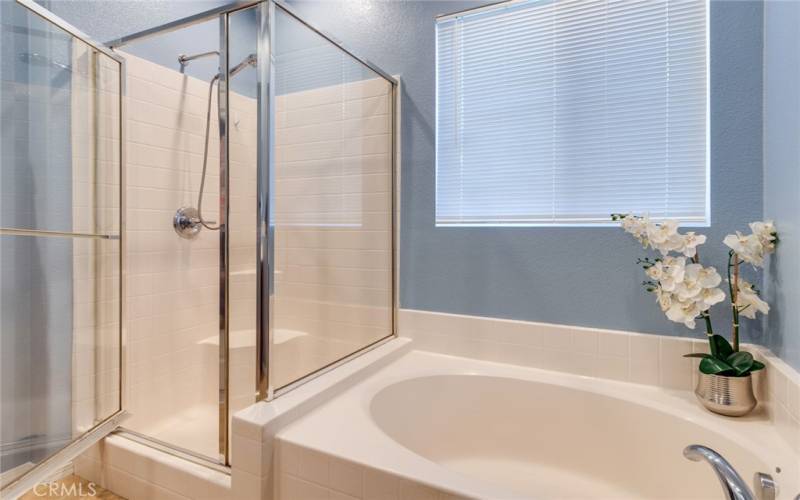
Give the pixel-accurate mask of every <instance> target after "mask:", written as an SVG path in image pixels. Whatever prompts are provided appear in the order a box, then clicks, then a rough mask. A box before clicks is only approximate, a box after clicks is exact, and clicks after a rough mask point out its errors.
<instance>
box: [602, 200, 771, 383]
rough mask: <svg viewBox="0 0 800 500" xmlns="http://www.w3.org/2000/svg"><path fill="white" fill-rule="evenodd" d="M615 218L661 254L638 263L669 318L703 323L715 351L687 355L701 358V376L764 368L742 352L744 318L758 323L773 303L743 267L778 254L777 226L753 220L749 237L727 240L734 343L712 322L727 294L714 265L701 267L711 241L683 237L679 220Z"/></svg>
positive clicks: (761, 263) (697, 236)
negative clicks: (701, 253) (700, 249)
mask: <svg viewBox="0 0 800 500" xmlns="http://www.w3.org/2000/svg"><path fill="white" fill-rule="evenodd" d="M611 219H612V220H614V221H617V222H619V223H620V224H621V225H622V228H623V229H624V230H625V231H626V232H627V233H630V234H631V235H633V237H634V238H636V239H637V240H638V241H639V243H641V244H642V246H643V247H644V248H645V249H648V248H649V249H652V250H654V251H656V252H657V256H655V257H645V258H643V259H639V260H638V261H637V262H638V264H640V265H641V266H642V268H643V269H644V270H645V273H647V277H648V279H647V280H645V281H643V282H642V285H643V286H644V288H645V290H647V291H648V292H650V293H653V294H654V295H655V296H656V301H657V303H658V305H659V306H660V307H661V311H662V312H663V313H664V314H665V315H666V316H667V318H668V319H669V320H670V321H674V322H676V323H683V324H684V325H686V326H687V327H688V328H695V326H696V322H697V320H702V321H703V322H704V324H705V328H706V335H707V338H708V344H709V352H710V353H691V354H686V355H685V356H686V357H693V358H701V360H700V371H701V372H703V373H706V374H712V375H723V376H733V377H745V376H747V375H749V374H750V373H751V372H754V371H757V370H761V369H763V368H764V364H763V363H760V362H759V361H756V360H754V359H753V356H752V354H750V353H749V352H745V351H741V350H740V349H739V327H740V324H739V320H740V318H741V317H745V318H749V319H755V318H756V314H757V313H761V314H767V313H768V312H769V305H768V304H767V303H766V302H765V301H764V300H762V299H761V297H760V296H759V291H758V290H757V289H756V288H755V287H754V286H753V285H752V284H751V283H749V282H747V281H745V280H744V279H742V278H741V276H740V266H741V264H742V263H748V264H751V265H752V266H753V267H754V268H759V267H763V266H764V257H765V256H766V255H768V254H770V253H772V252H774V251H775V245H776V244H777V242H778V234H777V232H776V230H775V226H774V225H773V223H772V222H770V221H768V222H753V223H751V224H750V230H751V233H750V234H748V235H743V234H742V233H740V232H738V231H737V232H736V234H729V235H728V236H726V237H725V239H724V240H723V243H724V244H725V245H726V246H727V247H728V248H729V249H730V250H729V252H728V270H727V278H728V279H727V283H728V292H729V293H730V303H731V310H732V313H733V324H732V331H731V342H728V340H727V339H726V338H725V337H724V336H722V335H717V334H715V333H714V330H713V327H712V323H711V313H710V311H711V307H712V306H714V305H716V304H719V303H720V302H723V301H724V300H725V299H726V295H725V292H723V291H722V290H721V289H720V288H719V286H720V284H721V283H722V276H720V274H719V273H718V272H717V270H716V269H715V268H714V267H711V266H709V267H705V266H703V265H702V264H701V263H700V256H699V254H698V251H697V247H699V246H700V245H702V244H703V243H705V242H706V237H705V236H704V235H702V234H695V233H694V232H692V231H689V232H686V233H685V234H681V233H679V232H678V222H677V221H674V220H666V221H664V222H661V223H655V222H652V221H651V220H650V218H649V217H648V216H638V215H630V214H612V215H611Z"/></svg>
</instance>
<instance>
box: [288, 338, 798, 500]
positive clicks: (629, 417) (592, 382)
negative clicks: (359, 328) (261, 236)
mask: <svg viewBox="0 0 800 500" xmlns="http://www.w3.org/2000/svg"><path fill="white" fill-rule="evenodd" d="M336 392H337V394H336V395H335V396H332V397H330V398H328V400H327V402H325V403H324V404H321V405H320V406H318V407H316V408H315V409H313V410H312V411H310V412H308V413H306V414H305V415H304V416H303V417H301V418H299V419H298V420H296V421H294V422H292V423H291V424H289V425H288V426H286V427H283V428H282V430H280V431H279V432H278V434H277V441H278V442H279V443H280V444H282V445H284V449H287V448H286V447H287V446H288V447H289V448H288V449H294V453H297V452H298V451H297V450H300V453H303V451H302V450H308V451H309V452H312V453H315V454H316V456H317V457H319V456H324V457H327V459H328V460H330V461H332V463H336V464H339V465H337V466H333V465H332V466H330V472H329V474H330V475H329V476H327V477H328V479H329V481H330V482H335V481H336V480H337V478H335V477H333V475H334V472H333V471H334V469H337V470H339V469H341V468H342V467H341V464H342V463H344V464H349V465H350V466H353V467H360V468H362V469H363V470H362V472H361V474H362V476H363V475H364V474H367V473H368V472H364V471H381V473H382V474H383V476H384V478H385V477H394V478H397V480H398V481H401V482H403V483H405V484H416V485H425V486H426V487H429V493H430V492H431V491H432V492H434V493H433V494H434V495H437V496H438V497H439V498H442V496H443V495H446V494H453V495H457V496H460V497H479V498H497V499H502V498H509V499H510V498H514V499H516V498H541V499H548V498H614V499H622V498H670V499H679V498H686V499H688V498H703V499H712V498H714V499H716V498H722V490H721V488H720V485H719V483H718V481H717V479H716V476H715V475H714V473H713V472H712V469H711V468H710V467H709V465H708V464H706V463H696V462H690V461H688V460H687V459H685V458H684V457H683V455H682V450H683V448H684V447H685V446H687V445H689V444H694V443H698V444H703V445H706V446H709V447H711V448H713V449H715V450H717V451H718V452H720V453H721V454H722V455H723V456H725V457H726V458H727V459H728V460H729V461H730V462H731V463H732V464H733V465H734V467H735V468H736V469H737V470H738V471H739V473H740V474H741V475H742V477H743V478H744V479H745V480H746V482H748V483H750V481H751V479H752V477H753V474H754V473H755V472H767V473H770V474H772V475H773V476H774V477H775V479H776V481H777V482H778V483H779V486H780V488H781V489H780V493H781V494H780V495H779V498H787V499H792V498H794V495H795V494H796V493H797V492H798V481H797V476H798V464H800V462H798V457H797V455H795V454H794V452H793V451H792V450H791V449H790V448H789V447H788V446H787V445H786V443H785V442H784V441H782V440H781V439H780V438H779V436H778V435H777V433H776V432H775V431H774V428H773V426H772V424H771V423H770V422H769V420H768V419H767V418H766V416H765V415H764V414H763V413H756V414H755V415H751V416H749V417H745V418H740V419H733V418H726V417H720V416H716V415H713V414H710V413H708V412H706V411H705V410H703V409H701V408H700V407H699V405H698V404H697V402H696V401H695V400H694V396H693V394H691V393H690V392H688V391H669V390H665V389H661V388H657V387H652V386H645V385H638V384H631V383H627V382H617V381H611V380H603V379H596V378H591V377H583V376H577V375H571V374H565V373H561V372H551V371H546V370H539V369H532V368H525V367H518V366H512V365H505V364H499V363H491V362H484V361H477V360H473V359H467V358H457V357H452V356H444V355H439V354H432V353H428V352H421V351H410V352H406V353H404V354H402V355H401V356H399V357H398V358H397V359H394V360H392V361H390V362H388V363H387V364H386V365H385V366H383V367H382V368H380V369H378V370H374V369H373V371H372V372H371V373H369V374H368V375H363V374H360V375H359V374H356V375H355V376H354V377H351V379H350V381H349V382H348V383H347V387H346V388H344V389H341V388H340V389H339V390H338V391H336ZM279 446H280V445H279ZM286 461H296V459H293V458H287V456H285V455H281V454H279V455H278V460H277V461H276V471H277V473H278V477H279V479H278V482H279V483H280V481H281V479H280V478H285V477H286V475H287V474H288V475H292V474H299V475H300V476H301V477H302V476H303V471H302V470H300V471H299V472H298V470H297V468H296V465H295V466H292V465H288V464H286V463H285V462H286ZM292 467H295V468H294V469H293V468H292ZM301 469H302V467H301ZM326 470H327V469H326ZM777 470H780V471H781V472H780V473H778V472H776V471H777ZM309 481H316V479H310V480H309ZM320 481H322V482H324V481H323V480H320ZM318 482H319V481H318ZM279 486H280V485H279ZM276 490H277V491H278V494H277V497H278V498H289V497H292V496H296V495H293V494H292V493H291V492H289V493H287V489H286V488H281V487H278V488H276ZM355 491H356V490H354V491H353V492H349V494H350V495H351V496H355V497H359V498H367V497H369V495H368V494H367V491H366V485H364V486H363V487H362V489H361V490H360V491H361V492H362V495H361V496H359V495H357V494H356V492H355ZM309 494H310V493H309ZM400 496H401V497H402V495H400ZM406 497H407V498H413V497H414V495H411V496H408V495H407V496H406Z"/></svg>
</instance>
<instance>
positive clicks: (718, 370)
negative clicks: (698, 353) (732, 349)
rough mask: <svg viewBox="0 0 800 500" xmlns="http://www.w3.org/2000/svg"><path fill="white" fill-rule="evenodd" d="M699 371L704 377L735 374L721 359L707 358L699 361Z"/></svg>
mask: <svg viewBox="0 0 800 500" xmlns="http://www.w3.org/2000/svg"><path fill="white" fill-rule="evenodd" d="M700 371H701V372H703V373H705V374H706V375H727V374H732V373H735V370H734V369H733V367H732V366H731V365H729V364H728V363H726V362H724V361H722V360H721V359H717V358H713V357H708V358H703V360H702V361H700Z"/></svg>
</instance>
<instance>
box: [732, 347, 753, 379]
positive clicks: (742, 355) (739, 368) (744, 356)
mask: <svg viewBox="0 0 800 500" xmlns="http://www.w3.org/2000/svg"><path fill="white" fill-rule="evenodd" d="M725 361H726V362H727V363H728V364H729V365H731V366H732V367H733V369H734V370H736V375H746V374H747V373H749V372H750V369H751V368H752V367H753V361H754V360H753V355H752V354H750V353H749V352H745V351H739V352H735V353H733V354H731V355H730V356H728V359H726V360H725Z"/></svg>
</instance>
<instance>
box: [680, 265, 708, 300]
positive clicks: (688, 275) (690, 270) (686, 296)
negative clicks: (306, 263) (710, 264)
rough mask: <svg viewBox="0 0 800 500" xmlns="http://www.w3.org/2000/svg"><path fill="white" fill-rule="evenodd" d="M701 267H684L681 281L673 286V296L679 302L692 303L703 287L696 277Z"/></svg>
mask: <svg viewBox="0 0 800 500" xmlns="http://www.w3.org/2000/svg"><path fill="white" fill-rule="evenodd" d="M702 269H703V266H701V265H700V264H689V265H687V266H686V268H685V270H684V273H683V281H681V282H680V283H677V284H676V285H675V295H677V296H678V300H680V301H681V302H685V301H694V300H695V297H697V295H698V294H700V292H702V291H703V287H702V286H701V285H700V280H699V279H698V276H699V275H700V272H701V271H702Z"/></svg>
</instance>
